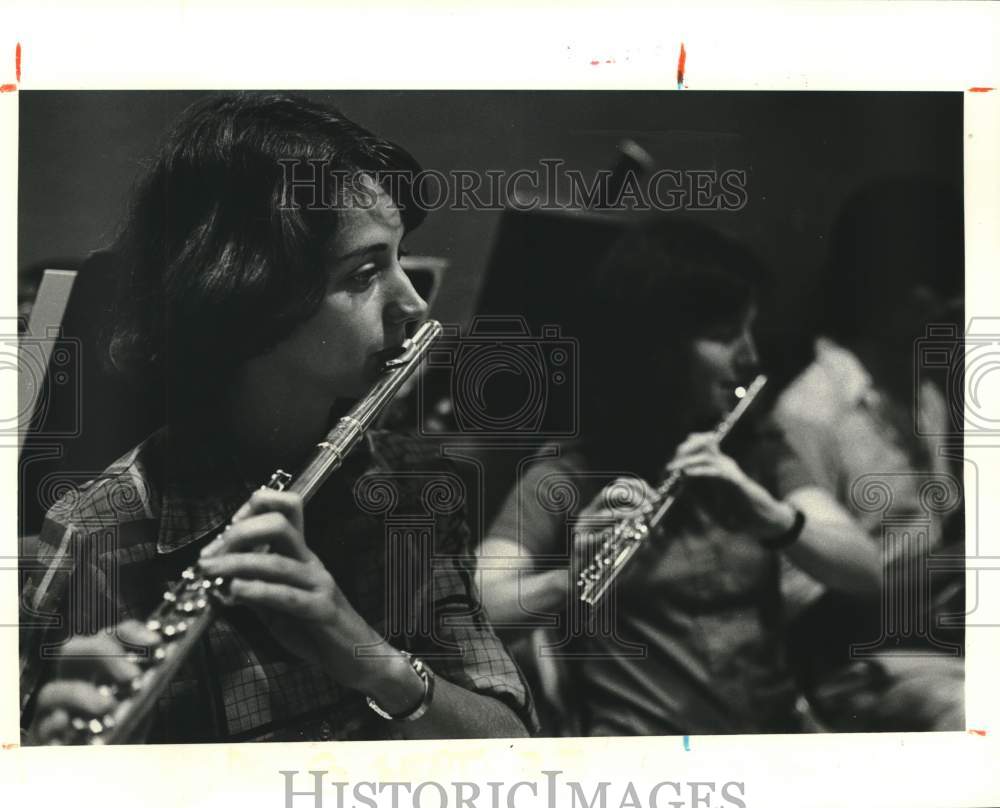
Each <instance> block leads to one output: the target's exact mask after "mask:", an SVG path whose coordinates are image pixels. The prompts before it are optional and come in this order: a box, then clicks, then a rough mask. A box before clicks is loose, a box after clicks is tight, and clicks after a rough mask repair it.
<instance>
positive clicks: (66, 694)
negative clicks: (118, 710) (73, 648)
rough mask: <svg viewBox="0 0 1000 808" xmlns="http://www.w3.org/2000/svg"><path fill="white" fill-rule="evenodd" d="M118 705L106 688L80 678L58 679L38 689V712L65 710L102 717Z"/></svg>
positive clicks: (70, 712)
mask: <svg viewBox="0 0 1000 808" xmlns="http://www.w3.org/2000/svg"><path fill="white" fill-rule="evenodd" d="M117 705H118V701H117V699H115V697H114V696H112V695H111V694H110V693H108V692H107V690H106V689H104V688H101V687H100V686H98V685H96V684H93V683H92V682H84V681H81V680H79V679H56V680H54V681H52V682H49V683H48V684H47V685H45V687H43V688H42V689H41V690H40V691H38V704H37V708H36V709H37V710H38V714H39V715H42V714H43V713H48V712H52V711H55V710H65V711H66V712H68V713H69V714H70V715H87V716H91V717H100V716H102V715H106V714H107V713H109V712H111V711H112V710H113V709H114V708H115V707H116V706H117Z"/></svg>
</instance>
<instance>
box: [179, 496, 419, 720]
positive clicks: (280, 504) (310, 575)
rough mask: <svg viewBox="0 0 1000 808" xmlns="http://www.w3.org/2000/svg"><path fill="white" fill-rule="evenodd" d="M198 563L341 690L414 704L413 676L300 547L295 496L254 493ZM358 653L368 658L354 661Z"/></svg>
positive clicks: (316, 561)
mask: <svg viewBox="0 0 1000 808" xmlns="http://www.w3.org/2000/svg"><path fill="white" fill-rule="evenodd" d="M198 564H199V566H200V567H201V569H202V571H203V572H204V573H205V574H206V575H207V576H211V577H214V576H222V577H223V578H226V579H228V580H229V588H228V596H227V597H228V600H229V601H230V602H232V603H235V604H242V605H245V606H248V607H249V608H251V609H252V610H253V611H254V612H255V613H256V614H257V616H258V617H259V618H260V620H261V622H262V623H263V624H264V625H265V626H266V627H267V628H268V630H269V631H270V633H271V634H272V636H273V637H274V638H275V639H276V640H277V641H278V642H279V643H281V644H282V645H283V646H284V647H285V648H287V649H288V650H289V651H291V652H292V653H293V654H295V655H296V656H298V657H300V658H302V659H305V660H308V661H310V662H316V663H319V664H321V665H323V666H324V668H325V669H326V670H327V671H328V672H329V673H330V674H331V675H332V676H333V678H334V679H336V680H337V681H338V682H340V683H341V684H344V685H347V686H350V687H356V688H358V689H360V690H362V691H364V692H365V693H368V694H369V695H372V696H375V697H376V698H377V699H378V700H379V701H380V703H383V705H384V706H386V707H387V708H389V709H392V708H393V707H405V706H406V705H412V704H413V703H414V702H415V701H416V700H418V699H419V697H420V694H421V693H422V690H423V683H422V681H421V680H420V677H419V676H417V675H416V674H415V673H414V672H413V671H412V669H411V668H410V666H409V664H408V663H407V662H406V661H405V660H404V659H403V658H402V657H401V656H400V654H398V653H397V652H395V651H394V650H393V649H392V648H391V647H390V646H389V645H388V643H386V642H385V641H384V639H383V638H381V637H380V636H379V635H378V634H377V633H376V632H375V630H374V629H373V628H372V627H371V626H369V625H368V624H367V623H366V622H365V621H364V619H363V618H362V617H361V616H360V615H359V614H358V613H357V611H355V609H354V607H353V606H352V605H351V604H350V602H348V600H347V598H346V597H345V596H344V594H343V592H342V591H341V589H340V587H339V586H337V582H336V581H335V580H334V578H333V575H332V574H331V573H330V571H329V570H328V569H327V568H326V567H325V566H324V565H323V562H322V561H320V559H319V557H318V556H317V555H316V554H315V553H314V552H312V550H310V549H309V547H308V546H307V545H306V541H305V534H304V519H303V515H302V498H301V497H300V496H298V495H297V494H292V493H288V492H281V491H272V490H270V489H261V490H259V491H256V492H254V494H253V495H252V496H251V497H250V499H249V501H248V502H247V503H246V504H245V505H244V506H243V507H242V508H240V510H239V511H237V512H236V514H235V516H234V517H233V520H232V526H231V527H230V528H228V529H227V530H226V531H225V533H223V535H222V536H220V537H218V538H217V539H216V540H215V541H213V542H212V543H211V544H209V545H208V546H207V547H205V548H204V550H202V554H201V558H200V559H199V562H198ZM379 646H382V647H381V649H380V647H379ZM362 647H366V648H368V649H370V650H371V653H370V654H366V655H365V656H358V655H357V654H356V651H357V650H358V649H359V648H362Z"/></svg>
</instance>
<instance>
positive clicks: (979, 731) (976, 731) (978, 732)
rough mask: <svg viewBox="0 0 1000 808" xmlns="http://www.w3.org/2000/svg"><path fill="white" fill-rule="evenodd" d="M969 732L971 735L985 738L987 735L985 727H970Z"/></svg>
mask: <svg viewBox="0 0 1000 808" xmlns="http://www.w3.org/2000/svg"><path fill="white" fill-rule="evenodd" d="M969 734H970V735H979V736H980V737H983V738H985V737H986V730H985V729H970V730H969Z"/></svg>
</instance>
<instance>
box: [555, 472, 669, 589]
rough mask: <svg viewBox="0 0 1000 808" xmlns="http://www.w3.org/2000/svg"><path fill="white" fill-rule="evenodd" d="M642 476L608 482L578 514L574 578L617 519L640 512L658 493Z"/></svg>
mask: <svg viewBox="0 0 1000 808" xmlns="http://www.w3.org/2000/svg"><path fill="white" fill-rule="evenodd" d="M655 493H656V492H655V491H654V490H653V487H652V486H651V485H650V484H649V483H647V482H646V481H645V480H643V479H641V478H639V477H619V478H617V479H616V480H615V481H614V482H613V483H611V484H609V485H607V486H605V487H604V488H603V489H602V490H601V491H600V493H598V494H597V496H596V497H594V498H593V500H591V502H590V504H589V505H587V507H586V508H584V509H583V510H582V511H581V512H580V515H579V517H578V518H577V521H576V525H575V527H574V530H573V558H572V562H571V563H572V567H571V570H570V571H571V573H572V580H573V581H575V580H576V579H577V576H579V574H580V573H581V572H582V571H583V570H584V569H586V567H587V566H588V565H589V564H590V563H591V561H593V559H594V556H595V554H596V553H597V552H598V551H599V550H600V549H601V545H603V544H604V542H605V541H606V540H607V538H608V536H609V535H610V531H611V529H612V527H613V525H614V524H615V523H616V522H620V521H622V520H623V519H627V518H629V517H631V516H637V515H638V514H639V513H640V512H641V511H642V509H643V508H644V507H645V506H646V505H647V504H648V503H650V502H652V499H653V497H654V496H655Z"/></svg>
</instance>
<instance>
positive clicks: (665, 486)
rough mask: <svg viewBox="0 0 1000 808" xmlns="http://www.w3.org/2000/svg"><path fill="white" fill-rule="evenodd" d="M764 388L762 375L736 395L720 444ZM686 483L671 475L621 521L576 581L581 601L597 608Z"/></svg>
mask: <svg viewBox="0 0 1000 808" xmlns="http://www.w3.org/2000/svg"><path fill="white" fill-rule="evenodd" d="M765 384H767V377H766V376H764V375H760V376H757V378H756V379H754V380H753V382H752V383H751V385H750V386H749V387H748V388H746V390H743V391H742V392H743V395H742V396H740V395H739V393H740V392H741V391H739V390H738V391H737V397H738V398H739V400H738V401H737V402H736V406H735V407H734V408H733V409H732V411H731V412H730V413H729V414H728V415H727V416H726V417H725V418H723V419H722V421H720V422H719V424H718V425H717V426H716V427H715V429H714V430H713V433H712V434H713V435H714V437H715V439H716V441H718V442H720V443H721V442H722V439H723V438H725V437H726V435H728V434H729V433H730V432H731V431H732V430H733V427H735V426H736V424H737V423H738V422H739V420H740V418H742V417H743V414H744V413H745V412H746V411H747V410H748V409H750V405H751V404H753V400H754V399H755V398H756V397H757V396H758V395H759V394H760V391H761V390H763V389H764V385H765ZM684 480H685V476H684V473H683V472H681V471H674V472H672V473H671V474H669V475H668V476H667V477H666V479H664V480H663V482H661V483H660V485H659V486H657V488H656V490H655V493H654V495H653V497H652V499H651V501H650V502H647V503H646V505H645V506H644V507H643V509H642V510H641V511H640V512H639V514H638V515H636V516H629V517H627V518H625V519H622V520H620V521H619V522H617V523H616V524H615V525H614V527H612V528H611V529H610V533H609V535H608V538H607V539H605V541H604V544H603V545H602V546H601V548H600V550H598V552H597V555H596V556H595V557H594V560H593V561H592V562H591V563H590V564H589V565H588V566H587V567H586V568H585V569H584V570H583V571H582V572H581V573H580V575H579V577H578V578H577V582H576V585H577V588H578V589H579V590H580V600H582V601H583V602H584V603H586V604H588V605H589V606H596V605H597V604H598V602H599V601H600V600H601V598H602V597H603V596H604V593H605V592H607V591H608V589H609V588H610V587H611V584H612V583H613V582H614V580H615V578H617V577H618V576H619V575H620V574H621V572H622V570H623V569H625V566H626V564H628V562H629V560H630V559H631V558H632V556H634V555H635V554H636V553H637V552H638V551H639V548H640V547H642V545H643V544H644V543H645V541H646V539H647V538H648V537H649V536H650V534H651V533H652V532H653V531H654V530H655V529H656V528H657V527H658V526H659V524H660V523H661V522H662V521H663V519H664V517H665V516H666V515H667V513H669V512H670V509H671V508H672V507H673V506H674V503H675V502H677V499H678V497H680V495H681V491H682V490H683V488H684Z"/></svg>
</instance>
